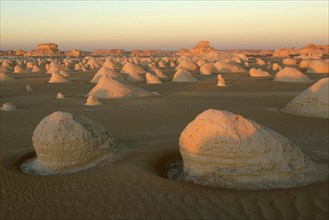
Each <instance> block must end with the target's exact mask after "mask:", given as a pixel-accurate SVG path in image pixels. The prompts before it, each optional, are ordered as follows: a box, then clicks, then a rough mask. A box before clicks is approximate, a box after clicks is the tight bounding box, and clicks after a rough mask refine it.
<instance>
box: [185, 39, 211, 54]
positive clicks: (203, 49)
mask: <svg viewBox="0 0 329 220" xmlns="http://www.w3.org/2000/svg"><path fill="white" fill-rule="evenodd" d="M215 51H216V50H215V48H213V47H210V45H209V41H199V42H198V43H197V45H195V46H194V47H192V48H191V49H190V50H189V54H190V55H202V54H207V53H211V52H215Z"/></svg>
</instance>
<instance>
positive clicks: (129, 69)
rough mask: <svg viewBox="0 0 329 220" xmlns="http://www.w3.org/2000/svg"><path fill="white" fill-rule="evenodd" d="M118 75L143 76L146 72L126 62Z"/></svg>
mask: <svg viewBox="0 0 329 220" xmlns="http://www.w3.org/2000/svg"><path fill="white" fill-rule="evenodd" d="M120 73H126V74H131V73H138V74H145V73H146V71H145V70H143V69H142V68H141V67H139V66H138V65H136V64H134V63H130V62H127V63H126V64H125V65H124V66H123V67H122V70H121V72H120Z"/></svg>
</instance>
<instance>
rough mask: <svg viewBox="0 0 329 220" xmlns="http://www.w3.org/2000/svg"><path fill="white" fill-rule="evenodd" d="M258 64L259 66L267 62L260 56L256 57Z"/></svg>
mask: <svg viewBox="0 0 329 220" xmlns="http://www.w3.org/2000/svg"><path fill="white" fill-rule="evenodd" d="M256 64H257V65H259V66H264V65H265V64H266V62H265V61H264V60H262V59H260V58H257V59H256Z"/></svg>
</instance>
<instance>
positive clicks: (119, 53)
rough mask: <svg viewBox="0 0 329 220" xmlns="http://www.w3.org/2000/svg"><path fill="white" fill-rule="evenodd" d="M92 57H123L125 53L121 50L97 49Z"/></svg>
mask: <svg viewBox="0 0 329 220" xmlns="http://www.w3.org/2000/svg"><path fill="white" fill-rule="evenodd" d="M91 55H92V56H125V55H126V51H124V50H122V49H97V50H95V51H94V52H93V53H92V54H91Z"/></svg>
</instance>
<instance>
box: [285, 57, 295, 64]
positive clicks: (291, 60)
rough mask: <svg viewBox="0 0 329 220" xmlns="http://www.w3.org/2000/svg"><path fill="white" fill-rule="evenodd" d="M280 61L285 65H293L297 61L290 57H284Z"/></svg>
mask: <svg viewBox="0 0 329 220" xmlns="http://www.w3.org/2000/svg"><path fill="white" fill-rule="evenodd" d="M282 63H283V64H285V65H295V64H296V63H297V60H295V59H292V58H285V59H283V61H282Z"/></svg>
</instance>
